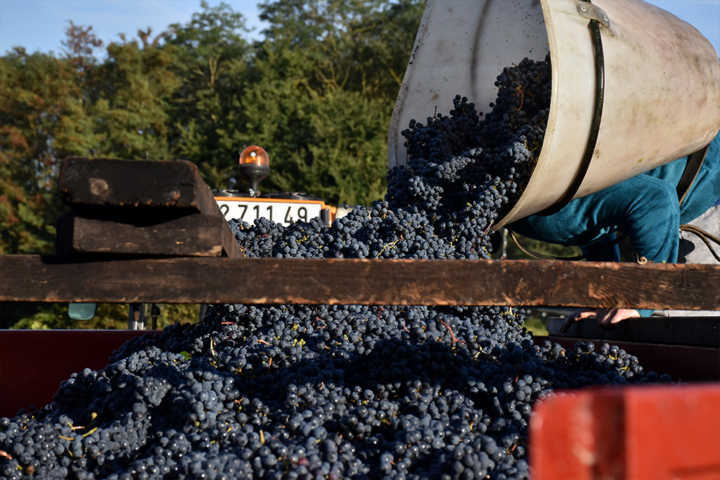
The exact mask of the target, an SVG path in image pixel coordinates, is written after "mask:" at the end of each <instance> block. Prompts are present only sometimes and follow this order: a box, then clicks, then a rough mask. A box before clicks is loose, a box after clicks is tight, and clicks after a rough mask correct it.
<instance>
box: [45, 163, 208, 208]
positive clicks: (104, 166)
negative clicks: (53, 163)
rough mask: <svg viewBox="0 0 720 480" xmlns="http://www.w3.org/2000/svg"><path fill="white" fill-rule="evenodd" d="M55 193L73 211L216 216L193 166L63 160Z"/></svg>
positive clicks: (206, 187)
mask: <svg viewBox="0 0 720 480" xmlns="http://www.w3.org/2000/svg"><path fill="white" fill-rule="evenodd" d="M58 188H59V191H60V194H61V195H62V197H63V200H64V201H65V202H66V203H68V204H70V205H72V206H76V207H160V208H178V209H188V210H192V211H196V212H200V213H204V214H206V215H215V214H217V215H220V212H219V210H218V207H217V204H216V203H215V199H214V198H213V195H212V191H211V190H210V188H209V187H208V186H207V184H206V183H205V182H204V181H203V179H202V178H201V177H200V172H199V171H198V168H197V166H196V165H195V164H193V163H191V162H187V161H184V160H173V161H146V160H137V161H135V160H117V159H109V158H99V159H89V158H81V157H72V158H67V159H65V160H64V161H63V164H62V167H61V169H60V179H59V184H58Z"/></svg>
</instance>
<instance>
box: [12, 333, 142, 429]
mask: <svg viewBox="0 0 720 480" xmlns="http://www.w3.org/2000/svg"><path fill="white" fill-rule="evenodd" d="M145 333H147V332H142V331H131V330H0V416H12V415H14V414H15V413H17V411H18V410H19V409H21V408H27V407H29V406H31V405H34V406H37V407H40V406H42V405H44V404H45V403H47V402H49V401H50V400H52V397H53V395H54V394H55V391H57V389H58V386H59V385H60V382H61V381H62V380H64V379H66V378H68V377H69V376H70V374H71V373H73V372H77V371H80V370H82V369H83V368H91V369H99V368H102V367H104V366H105V364H106V363H107V359H108V357H109V356H110V354H111V353H112V351H113V350H115V349H116V348H118V347H119V346H120V345H122V344H123V343H125V342H126V341H127V340H129V339H131V338H135V337H137V336H138V335H142V334H145Z"/></svg>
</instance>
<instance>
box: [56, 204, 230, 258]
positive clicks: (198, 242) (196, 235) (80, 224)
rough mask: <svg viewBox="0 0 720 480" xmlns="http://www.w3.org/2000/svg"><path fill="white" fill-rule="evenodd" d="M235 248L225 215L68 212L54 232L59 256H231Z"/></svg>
mask: <svg viewBox="0 0 720 480" xmlns="http://www.w3.org/2000/svg"><path fill="white" fill-rule="evenodd" d="M237 248H238V245H237V242H236V241H235V238H234V236H233V234H232V232H231V231H230V229H229V227H228V225H227V223H226V222H225V219H224V218H222V217H220V216H215V215H205V214H202V213H191V214H187V215H182V216H178V217H174V218H166V217H165V218H161V219H160V221H148V220H147V217H142V216H139V217H138V220H137V221H130V220H128V219H121V220H119V221H116V220H106V219H102V218H99V219H98V218H85V217H80V216H76V215H74V214H69V215H66V216H65V217H63V218H62V219H61V220H60V223H59V226H58V236H57V251H58V254H59V255H62V256H78V255H87V254H109V255H133V256H200V257H216V256H221V255H223V254H224V255H226V256H228V257H234V256H237Z"/></svg>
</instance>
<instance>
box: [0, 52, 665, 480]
mask: <svg viewBox="0 0 720 480" xmlns="http://www.w3.org/2000/svg"><path fill="white" fill-rule="evenodd" d="M497 83H498V86H499V94H498V99H497V101H496V104H495V105H494V106H493V109H492V111H491V112H489V113H488V114H487V115H485V116H482V115H480V114H478V113H477V112H476V110H475V108H474V106H473V105H472V104H470V103H468V102H467V100H466V99H464V98H459V97H458V98H456V99H455V100H454V106H453V109H452V111H451V112H450V114H449V115H448V116H441V115H437V116H435V117H432V118H429V119H427V122H426V123H425V124H421V123H417V122H413V123H412V124H411V125H410V127H409V129H408V130H407V131H406V132H404V133H405V137H406V138H407V147H408V148H407V150H408V163H407V165H406V166H403V167H399V168H396V169H394V170H393V171H392V172H391V173H390V175H389V187H388V194H387V198H386V200H385V201H382V202H377V203H375V204H374V205H373V206H372V207H369V208H364V207H357V208H355V209H354V210H353V211H352V212H351V213H350V214H349V215H348V216H346V217H344V218H342V219H339V220H337V221H336V222H335V223H334V224H333V226H332V227H331V228H328V227H326V226H324V225H322V223H321V222H320V221H311V222H309V223H297V224H294V225H292V226H290V227H287V228H283V227H281V226H279V225H276V224H273V223H270V222H268V221H264V220H259V221H257V222H256V223H255V225H252V226H251V225H247V224H241V223H235V224H233V225H232V227H233V229H234V232H235V234H236V237H237V239H238V241H239V242H240V244H241V246H242V248H243V250H244V252H245V254H246V255H247V256H253V257H268V256H274V257H314V258H317V257H324V258H326V257H330V258H335V257H352V258H356V257H360V258H434V259H439V258H488V257H490V256H491V255H492V254H493V245H494V242H493V238H492V236H491V234H490V233H489V232H490V227H491V226H492V224H493V222H495V221H497V219H498V218H500V217H501V216H502V215H503V213H504V212H505V211H506V210H507V208H509V206H510V205H511V204H512V202H513V201H514V199H515V198H517V196H518V195H519V194H520V193H521V192H522V189H523V186H524V184H525V182H526V181H527V179H528V177H529V175H530V172H531V170H532V167H533V161H534V159H535V156H536V153H537V152H538V151H539V149H540V145H541V143H542V138H543V130H544V126H545V122H546V120H547V113H548V108H549V95H550V94H549V84H550V65H549V62H548V61H547V60H546V61H544V62H531V61H528V60H524V61H523V62H521V63H520V64H519V65H518V66H516V67H512V68H507V69H506V70H505V71H504V72H503V73H502V75H500V77H499V78H498V82H497ZM278 281H282V279H280V278H279V279H278ZM525 315H526V313H525V312H524V311H523V310H521V309H514V308H488V307H438V308H429V307H388V306H375V307H366V306H352V305H351V306H324V305H320V306H308V305H278V306H251V305H221V306H215V307H213V308H211V310H210V313H209V314H208V316H207V318H206V319H205V320H204V321H203V322H200V323H198V324H195V325H175V326H172V327H169V328H166V329H165V330H164V331H162V332H161V333H159V334H157V335H151V336H145V337H141V338H138V339H136V340H133V341H131V342H129V343H128V344H126V345H125V346H123V347H122V348H121V349H120V350H119V351H117V352H115V354H114V355H113V358H112V359H111V362H110V363H109V364H108V366H107V367H105V368H104V369H103V370H100V371H91V370H87V369H86V370H84V371H82V372H80V373H76V374H74V375H73V376H72V377H71V378H70V379H68V380H67V381H65V382H64V383H63V384H62V386H61V387H60V389H59V390H58V392H57V394H56V395H55V398H54V400H53V402H52V403H50V404H49V405H47V406H45V407H43V408H42V409H40V410H37V411H33V412H30V413H23V414H20V415H18V416H16V417H14V418H2V419H0V476H2V478H9V479H21V478H33V477H35V478H43V479H56V478H57V479H60V478H75V479H100V478H103V479H110V480H125V479H160V478H164V479H176V478H205V479H221V478H223V479H235V478H268V479H285V478H287V479H324V480H331V479H335V480H339V479H350V478H356V479H375V478H394V479H403V478H406V479H421V478H440V479H451V478H458V479H473V478H477V479H485V478H492V479H509V478H527V477H528V476H529V467H528V463H527V456H528V444H527V429H528V422H529V419H530V412H531V408H532V405H533V403H534V402H535V401H536V400H537V399H539V398H542V397H543V396H545V395H548V394H549V393H551V392H552V391H553V390H554V389H564V388H578V387H583V386H586V385H595V384H609V383H613V384H624V383H628V382H647V381H654V380H656V379H657V377H656V376H655V375H654V374H651V373H646V372H644V371H643V369H642V367H641V366H639V365H638V363H637V359H635V358H634V357H632V356H629V355H627V354H626V353H625V352H623V351H622V350H619V349H617V348H616V347H609V346H607V345H604V346H602V347H599V348H598V349H597V350H594V349H593V347H592V345H589V344H578V345H577V346H575V347H574V348H572V349H568V350H565V349H563V348H561V347H560V346H559V345H556V344H551V343H549V342H547V343H546V344H545V345H543V346H536V345H535V343H534V342H533V339H532V336H531V335H530V334H529V333H528V332H527V331H526V330H525V329H524V328H523V322H524V319H525Z"/></svg>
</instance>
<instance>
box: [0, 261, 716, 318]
mask: <svg viewBox="0 0 720 480" xmlns="http://www.w3.org/2000/svg"><path fill="white" fill-rule="evenodd" d="M718 284H720V266H713V265H666V264H646V265H637V264H633V263H593V262H563V261H548V260H546V261H529V260H505V261H483V260H474V261H473V260H434V261H433V260H350V259H330V260H322V259H310V260H304V259H269V258H264V259H227V258H205V257H198V258H182V257H180V258H168V259H137V260H122V261H118V260H116V261H88V262H82V263H64V262H63V261H62V260H60V259H58V258H53V257H40V256H33V255H5V256H0V301H28V302H69V301H74V302H81V301H86V302H116V303H128V302H157V303H259V304H264V303H308V304H323V303H326V304H373V305H528V306H533V305H536V306H537V305H550V306H573V307H596V308H601V307H635V308H652V309H661V308H682V309H710V310H712V309H720V290H718V289H716V288H712V285H718Z"/></svg>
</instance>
